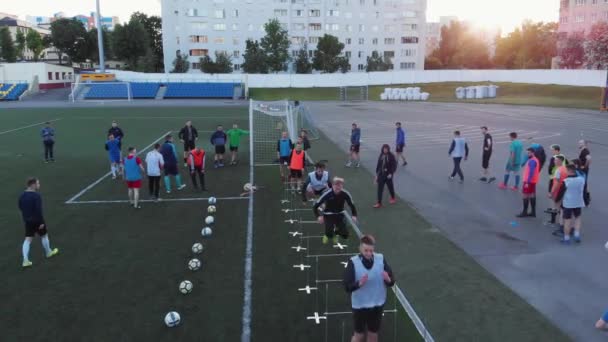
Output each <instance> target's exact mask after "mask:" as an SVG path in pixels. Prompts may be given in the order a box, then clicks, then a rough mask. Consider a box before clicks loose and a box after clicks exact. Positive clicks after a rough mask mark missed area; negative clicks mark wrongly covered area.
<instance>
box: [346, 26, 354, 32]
mask: <svg viewBox="0 0 608 342" xmlns="http://www.w3.org/2000/svg"><path fill="white" fill-rule="evenodd" d="M345 30H346V32H353V25H350V24H347V25H346V26H345Z"/></svg>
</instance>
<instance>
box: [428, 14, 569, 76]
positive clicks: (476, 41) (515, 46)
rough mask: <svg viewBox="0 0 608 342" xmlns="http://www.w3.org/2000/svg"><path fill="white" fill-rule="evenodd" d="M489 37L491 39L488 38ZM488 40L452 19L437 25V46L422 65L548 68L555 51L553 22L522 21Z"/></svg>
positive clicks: (444, 67) (470, 67) (437, 66)
mask: <svg viewBox="0 0 608 342" xmlns="http://www.w3.org/2000/svg"><path fill="white" fill-rule="evenodd" d="M490 40H492V39H490ZM493 43H494V44H495V48H496V49H495V53H494V56H493V57H491V56H490V46H489V44H491V43H490V42H489V41H488V39H484V38H483V37H482V35H481V34H480V33H479V32H475V31H474V30H473V29H472V28H471V27H469V26H468V25H467V24H466V23H463V22H459V21H452V22H451V23H450V25H449V26H443V27H442V28H441V41H440V43H439V47H438V48H437V49H436V50H434V51H433V52H431V54H430V56H429V57H428V58H427V59H426V61H425V68H426V69H490V68H501V69H548V68H550V67H551V59H552V58H553V57H555V55H556V51H557V49H556V43H557V24H556V23H542V22H539V23H534V22H531V21H526V22H524V23H523V24H522V25H521V27H518V28H516V29H515V30H514V31H513V32H511V33H509V34H508V35H507V36H505V37H501V36H500V35H498V36H496V37H494V42H493Z"/></svg>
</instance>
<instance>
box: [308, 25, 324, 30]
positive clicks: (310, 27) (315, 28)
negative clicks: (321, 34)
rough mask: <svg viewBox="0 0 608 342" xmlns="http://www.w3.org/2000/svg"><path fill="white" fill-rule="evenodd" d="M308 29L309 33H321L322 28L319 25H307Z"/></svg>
mask: <svg viewBox="0 0 608 342" xmlns="http://www.w3.org/2000/svg"><path fill="white" fill-rule="evenodd" d="M308 29H309V30H310V31H321V30H322V29H323V26H321V24H308Z"/></svg>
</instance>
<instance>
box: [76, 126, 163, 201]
mask: <svg viewBox="0 0 608 342" xmlns="http://www.w3.org/2000/svg"><path fill="white" fill-rule="evenodd" d="M170 133H171V131H167V132H166V133H164V134H163V135H161V136H160V137H159V138H158V139H156V140H154V141H153V142H152V143H151V144H150V145H148V146H146V147H144V148H143V149H142V150H140V151H139V152H137V155H140V154H142V153H144V151H146V150H147V149H149V148H150V147H152V146H154V144H156V143H157V142H159V141H160V140H162V139H163V138H164V137H165V136H167V134H170ZM111 174H112V172H108V173H106V174H104V175H103V176H101V177H99V179H97V180H96V181H94V182H93V183H91V184H89V185H88V186H87V187H86V188H84V189H82V190H81V191H80V192H79V193H77V194H76V195H74V196H72V198H70V199H69V200H67V201H65V204H71V203H73V202H74V201H76V200H77V199H78V198H80V197H82V195H84V194H85V193H86V192H87V191H89V190H91V189H93V188H94V187H95V186H96V185H97V184H99V183H101V182H102V181H103V180H104V179H106V178H108V177H110V175H111Z"/></svg>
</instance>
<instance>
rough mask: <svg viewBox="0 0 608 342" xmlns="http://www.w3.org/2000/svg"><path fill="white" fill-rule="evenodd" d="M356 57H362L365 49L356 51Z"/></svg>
mask: <svg viewBox="0 0 608 342" xmlns="http://www.w3.org/2000/svg"><path fill="white" fill-rule="evenodd" d="M357 57H359V58H363V57H365V51H359V52H358V53H357Z"/></svg>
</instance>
